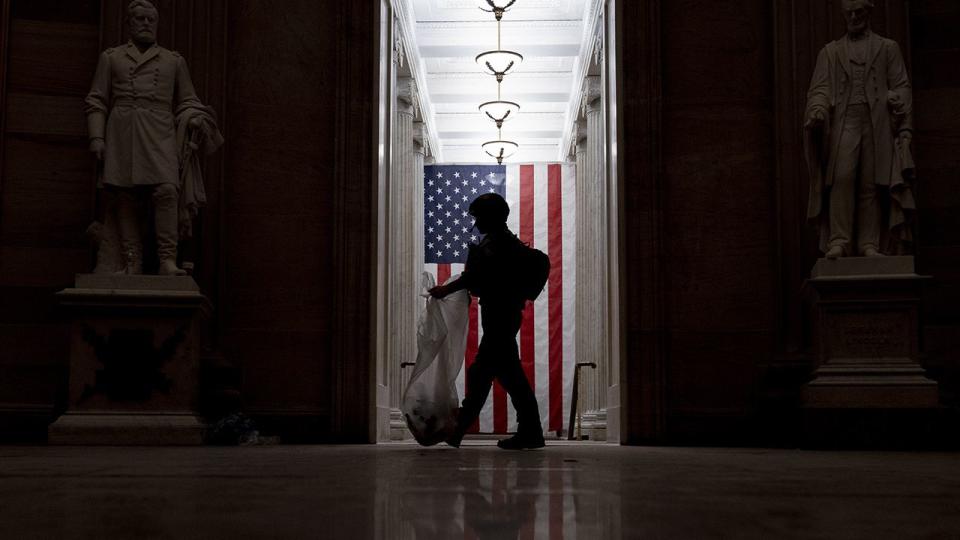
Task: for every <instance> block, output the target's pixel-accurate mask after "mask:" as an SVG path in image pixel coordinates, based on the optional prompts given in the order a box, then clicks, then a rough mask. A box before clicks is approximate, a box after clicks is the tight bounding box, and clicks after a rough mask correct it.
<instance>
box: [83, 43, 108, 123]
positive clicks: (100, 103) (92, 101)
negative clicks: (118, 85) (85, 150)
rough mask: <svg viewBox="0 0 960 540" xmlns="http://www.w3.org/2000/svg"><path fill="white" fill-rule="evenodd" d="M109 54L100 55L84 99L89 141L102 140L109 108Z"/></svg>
mask: <svg viewBox="0 0 960 540" xmlns="http://www.w3.org/2000/svg"><path fill="white" fill-rule="evenodd" d="M110 87H111V85H110V54H109V53H107V52H106V51H105V52H103V53H101V54H100V60H99V61H98V62H97V71H96V73H95V74H94V76H93V83H91V85H90V93H88V94H87V98H86V100H85V101H86V104H87V106H86V109H85V112H86V113H87V131H88V133H89V135H90V139H91V140H94V139H99V140H103V138H104V131H105V127H106V123H107V112H108V110H109V106H110Z"/></svg>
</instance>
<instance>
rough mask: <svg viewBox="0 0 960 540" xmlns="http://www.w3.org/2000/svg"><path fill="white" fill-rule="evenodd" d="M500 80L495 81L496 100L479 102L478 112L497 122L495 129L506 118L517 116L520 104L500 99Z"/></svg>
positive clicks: (500, 125) (499, 126)
mask: <svg viewBox="0 0 960 540" xmlns="http://www.w3.org/2000/svg"><path fill="white" fill-rule="evenodd" d="M501 84H502V83H501V82H499V81H498V82H497V99H496V101H487V102H485V103H481V104H480V107H479V109H480V112H482V113H483V114H485V115H487V117H488V118H490V119H491V120H493V122H494V123H495V124H497V129H500V128H502V127H503V123H504V122H506V121H507V120H512V119H514V118H516V117H517V114H518V113H519V112H520V104H519V103H514V102H513V101H503V100H502V99H500V85H501Z"/></svg>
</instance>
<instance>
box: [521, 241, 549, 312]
mask: <svg viewBox="0 0 960 540" xmlns="http://www.w3.org/2000/svg"><path fill="white" fill-rule="evenodd" d="M517 262H518V265H517V267H518V268H519V269H520V271H519V274H520V275H519V277H520V283H519V285H520V293H521V294H522V295H523V298H524V299H525V300H530V301H533V300H536V299H537V297H538V296H540V293H541V292H542V291H543V288H544V287H545V286H546V285H547V280H548V279H549V278H550V257H548V256H547V254H546V253H544V252H542V251H540V250H539V249H535V248H532V247H530V246H528V245H526V244H520V249H519V252H518V261H517Z"/></svg>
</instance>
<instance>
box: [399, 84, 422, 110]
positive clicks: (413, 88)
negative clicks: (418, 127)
mask: <svg viewBox="0 0 960 540" xmlns="http://www.w3.org/2000/svg"><path fill="white" fill-rule="evenodd" d="M419 101H420V99H419V96H418V95H417V83H416V81H415V80H414V79H413V77H399V78H398V79H397V111H399V112H402V113H407V114H412V115H414V116H416V114H417V105H418V103H419Z"/></svg>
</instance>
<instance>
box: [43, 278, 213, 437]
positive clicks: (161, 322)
mask: <svg viewBox="0 0 960 540" xmlns="http://www.w3.org/2000/svg"><path fill="white" fill-rule="evenodd" d="M57 299H58V300H59V303H60V305H61V306H63V307H64V308H65V309H66V311H67V313H68V316H69V318H70V320H71V341H70V375H69V385H68V388H69V390H68V392H69V397H68V405H67V411H66V413H65V414H64V415H62V416H61V417H60V418H59V419H57V421H56V422H54V423H53V424H51V425H50V427H49V429H48V441H49V442H50V443H51V444H102V445H136V444H143V445H192V444H201V443H202V428H203V425H202V424H201V422H200V421H199V420H198V419H197V417H196V413H195V411H196V405H197V398H198V371H199V358H198V345H197V337H198V324H199V322H200V320H201V317H203V316H204V315H205V314H206V313H207V312H208V311H209V307H208V306H209V304H208V302H207V299H206V297H204V296H203V295H202V294H201V293H200V290H199V287H197V284H196V283H195V282H194V281H193V278H191V277H189V276H178V277H166V276H127V275H94V274H81V275H78V276H77V278H76V283H75V286H74V287H73V288H70V289H65V290H63V291H60V292H59V293H57Z"/></svg>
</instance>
